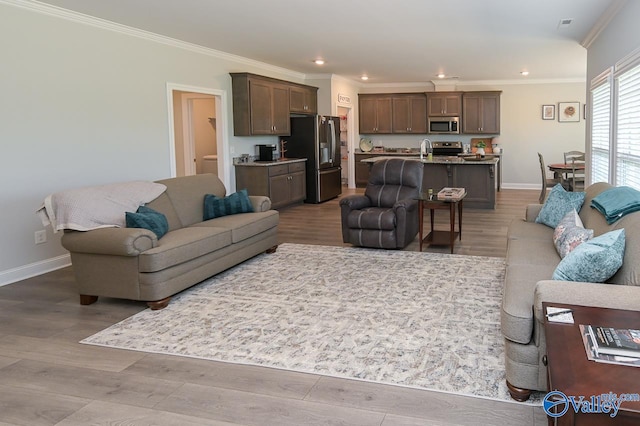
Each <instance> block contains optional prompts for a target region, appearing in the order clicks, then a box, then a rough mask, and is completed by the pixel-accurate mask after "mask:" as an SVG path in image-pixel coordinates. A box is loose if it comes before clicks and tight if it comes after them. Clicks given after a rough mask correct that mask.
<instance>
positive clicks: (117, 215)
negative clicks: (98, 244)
mask: <svg viewBox="0 0 640 426" xmlns="http://www.w3.org/2000/svg"><path fill="white" fill-rule="evenodd" d="M166 189H167V187H166V186H165V185H163V184H160V183H155V182H146V181H134V182H124V183H115V184H110V185H102V186H90V187H86V188H78V189H72V190H69V191H63V192H56V193H55V194H52V195H49V196H47V198H45V200H44V204H43V205H42V207H40V208H39V209H38V211H37V212H36V213H37V214H38V215H39V216H40V219H41V220H42V224H43V225H44V226H47V225H51V227H52V228H53V232H57V231H60V230H63V229H73V230H76V231H89V230H91V229H98V228H114V227H125V226H126V224H125V212H135V211H136V210H137V209H138V207H140V206H141V205H143V204H146V203H148V202H150V201H153V200H155V199H156V198H158V196H160V194H162V193H163V192H164V191H165V190H166Z"/></svg>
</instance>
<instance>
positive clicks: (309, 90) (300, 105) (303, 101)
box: [289, 85, 318, 114]
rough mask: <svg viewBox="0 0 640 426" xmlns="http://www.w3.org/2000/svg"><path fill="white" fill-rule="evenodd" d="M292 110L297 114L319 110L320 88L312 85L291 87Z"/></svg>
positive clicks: (314, 112)
mask: <svg viewBox="0 0 640 426" xmlns="http://www.w3.org/2000/svg"><path fill="white" fill-rule="evenodd" d="M289 104H290V111H291V112H293V113H297V114H316V113H317V112H318V88H317V87H311V86H293V85H292V86H290V87H289Z"/></svg>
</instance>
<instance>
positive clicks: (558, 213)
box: [536, 184, 585, 228]
mask: <svg viewBox="0 0 640 426" xmlns="http://www.w3.org/2000/svg"><path fill="white" fill-rule="evenodd" d="M584 197H585V193H584V192H567V191H565V189H564V188H563V187H562V185H560V184H557V185H556V186H554V187H553V188H552V189H551V192H550V193H549V197H548V198H547V201H545V203H544V205H543V206H542V209H541V210H540V214H538V217H536V223H544V224H545V225H547V226H550V227H552V228H555V227H556V226H558V223H559V222H560V220H561V219H562V218H563V217H564V216H565V215H566V214H567V213H569V212H570V211H571V209H576V210H580V207H582V204H583V203H584Z"/></svg>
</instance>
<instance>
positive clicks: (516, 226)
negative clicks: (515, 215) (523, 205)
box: [507, 219, 553, 241]
mask: <svg viewBox="0 0 640 426" xmlns="http://www.w3.org/2000/svg"><path fill="white" fill-rule="evenodd" d="M552 238H553V229H551V228H549V227H548V226H546V225H543V224H541V223H535V222H525V221H524V220H522V219H513V221H512V222H511V224H510V225H509V229H508V230H507V239H508V240H522V239H524V240H544V241H551V240H552Z"/></svg>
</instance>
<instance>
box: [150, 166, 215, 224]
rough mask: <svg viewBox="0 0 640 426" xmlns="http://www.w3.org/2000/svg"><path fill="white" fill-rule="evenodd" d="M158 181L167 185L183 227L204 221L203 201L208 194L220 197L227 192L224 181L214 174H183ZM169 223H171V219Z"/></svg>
mask: <svg viewBox="0 0 640 426" xmlns="http://www.w3.org/2000/svg"><path fill="white" fill-rule="evenodd" d="M158 182H159V183H162V184H164V185H166V186H167V191H166V193H167V195H168V197H169V199H170V200H171V204H172V205H173V207H174V209H175V211H176V214H177V215H178V218H179V219H180V223H181V224H182V226H183V227H187V226H190V225H193V224H194V223H198V222H202V217H203V211H204V203H203V202H202V201H203V200H204V196H205V195H206V194H214V195H216V196H218V197H224V196H225V194H226V189H225V187H224V185H223V184H222V181H221V180H220V179H219V178H218V176H216V175H212V174H203V175H193V176H182V177H177V178H171V179H163V180H159V181H158ZM152 208H153V207H152ZM162 213H165V212H164V211H163V212H162ZM167 218H168V217H167ZM169 224H170V225H171V221H169ZM171 229H173V228H171Z"/></svg>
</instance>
